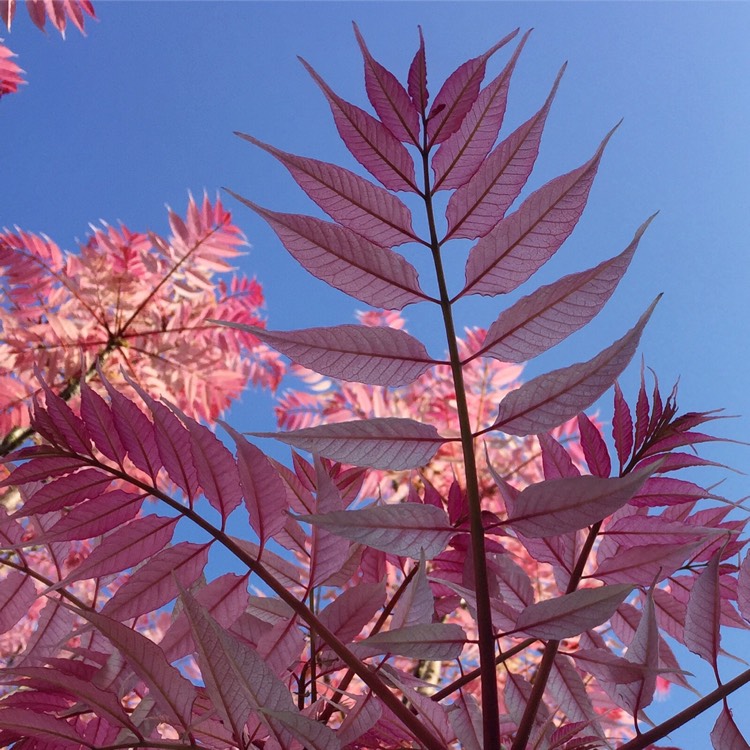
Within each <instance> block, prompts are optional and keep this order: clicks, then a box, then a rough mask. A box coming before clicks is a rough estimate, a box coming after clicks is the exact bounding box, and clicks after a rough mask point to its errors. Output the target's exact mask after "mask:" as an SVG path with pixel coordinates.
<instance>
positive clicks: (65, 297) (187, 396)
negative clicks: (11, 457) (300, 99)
mask: <svg viewBox="0 0 750 750" xmlns="http://www.w3.org/2000/svg"><path fill="white" fill-rule="evenodd" d="M169 224H170V227H171V230H172V233H171V235H170V236H168V237H160V236H158V235H156V234H155V233H148V234H146V233H142V232H133V231H131V230H129V229H128V228H127V227H125V226H120V227H117V228H115V227H112V226H108V225H103V226H100V227H93V228H92V233H91V235H90V236H89V237H88V239H87V241H86V242H85V244H83V245H81V246H80V248H79V250H78V252H75V253H72V252H63V251H61V250H60V249H59V248H58V246H57V245H56V244H55V243H54V242H53V241H52V240H51V239H49V238H48V237H46V236H39V235H35V234H32V233H29V232H25V231H22V230H20V229H17V230H16V231H15V232H11V231H5V232H3V233H0V268H2V271H3V276H2V284H3V303H2V305H1V306H0V362H1V363H2V364H0V435H2V436H4V437H5V440H4V442H3V448H4V449H6V450H7V449H8V448H9V447H10V446H12V445H14V444H18V440H19V436H21V435H26V434H27V433H25V432H24V428H26V427H28V419H29V410H28V407H29V405H30V403H31V400H32V399H33V398H34V397H35V396H37V395H38V394H39V392H40V389H39V384H38V382H37V376H39V375H41V377H42V378H43V379H44V380H45V381H46V382H47V383H49V385H50V387H51V388H52V389H53V390H54V392H55V393H57V394H58V395H62V397H63V398H65V399H66V400H67V399H70V398H71V397H72V396H73V395H74V393H75V391H76V389H77V387H78V384H79V383H80V381H81V378H82V377H89V376H94V375H95V374H96V371H97V369H99V370H100V371H103V372H105V373H106V374H107V376H108V377H109V378H110V380H112V381H113V382H122V376H121V375H120V371H121V369H122V370H124V371H126V372H127V373H128V374H129V375H130V376H131V377H133V378H135V379H136V380H137V381H138V382H139V383H140V384H141V385H142V386H143V387H144V388H145V389H146V390H147V391H148V392H150V393H156V394H159V395H163V396H166V397H167V398H169V399H170V400H172V401H174V402H175V403H177V404H178V405H179V406H180V408H182V409H183V410H185V411H187V412H188V413H189V414H192V415H196V416H199V417H202V418H204V419H206V420H208V421H213V420H215V419H216V418H217V417H218V416H219V415H220V414H221V412H222V411H224V410H225V409H226V408H227V407H228V405H229V403H230V402H231V401H232V400H233V399H236V398H237V397H238V396H239V394H240V393H241V392H242V390H243V388H245V386H246V385H247V383H248V382H249V381H250V382H253V383H254V384H256V385H261V386H264V387H273V388H275V387H276V386H277V385H278V383H279V380H280V378H281V376H282V374H283V369H284V368H283V364H282V363H281V361H280V359H279V357H278V355H277V354H276V353H275V352H272V351H270V350H269V349H268V347H266V346H264V345H262V344H260V343H259V342H258V340H257V339H256V338H255V337H254V336H253V335H252V334H248V333H243V332H238V333H237V334H236V335H235V333H234V332H232V334H231V335H229V332H228V331H227V329H226V328H224V327H222V326H220V325H219V324H218V323H217V322H215V321H217V320H223V321H229V322H234V323H242V324H247V325H254V326H258V325H263V322H262V320H261V318H260V308H261V307H262V305H263V293H262V290H261V287H260V285H259V284H258V283H257V282H256V281H255V280H250V279H247V278H246V277H238V276H234V275H232V276H231V277H228V278H226V280H225V279H224V278H222V276H223V275H224V274H227V273H228V272H229V271H231V266H230V263H231V261H232V260H233V259H234V258H235V257H236V256H237V255H238V254H239V252H240V250H239V248H240V246H241V245H242V244H243V242H244V238H243V235H242V233H241V232H240V230H239V229H238V228H237V227H236V226H235V225H234V224H233V222H232V217H231V215H230V214H229V212H228V211H226V210H225V209H224V207H223V206H222V204H221V202H220V201H219V200H216V201H215V202H213V203H212V202H211V201H210V200H209V199H208V198H207V197H204V198H203V200H202V201H201V202H196V201H194V200H193V199H192V197H191V198H190V201H189V203H188V208H187V216H186V218H185V219H184V220H183V219H182V218H181V217H180V216H178V215H177V214H176V213H175V212H174V211H171V210H170V211H169Z"/></svg>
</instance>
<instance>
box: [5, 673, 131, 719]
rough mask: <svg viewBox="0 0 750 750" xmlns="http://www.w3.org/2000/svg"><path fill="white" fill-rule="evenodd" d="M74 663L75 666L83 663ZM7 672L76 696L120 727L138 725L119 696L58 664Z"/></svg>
mask: <svg viewBox="0 0 750 750" xmlns="http://www.w3.org/2000/svg"><path fill="white" fill-rule="evenodd" d="M70 663H71V665H75V664H81V663H82V662H70ZM3 674H4V675H8V676H11V677H13V678H16V679H18V678H19V677H22V678H28V680H29V681H30V682H31V683H32V684H33V685H34V686H37V685H39V684H40V683H41V684H43V685H45V686H49V687H50V688H52V689H55V690H56V691H60V692H62V693H65V694H67V695H72V696H75V697H76V698H77V699H78V700H80V701H82V702H83V703H85V704H87V705H88V706H90V707H91V708H92V709H93V710H94V711H96V713H97V714H99V715H100V717H101V718H106V719H107V720H108V721H110V722H112V723H113V724H115V725H116V726H122V727H128V728H131V729H134V728H135V726H134V725H133V723H132V722H131V721H130V719H129V718H128V715H127V714H126V713H125V711H124V709H123V707H122V705H121V704H120V701H119V699H118V696H116V695H115V694H114V693H111V692H108V691H106V690H102V689H101V687H99V686H98V685H95V684H92V681H91V680H87V679H82V678H81V677H76V676H75V675H73V674H68V673H66V672H64V671H61V670H60V669H55V668H54V666H53V668H51V669H50V668H45V667H22V668H20V669H13V668H11V669H5V670H3Z"/></svg>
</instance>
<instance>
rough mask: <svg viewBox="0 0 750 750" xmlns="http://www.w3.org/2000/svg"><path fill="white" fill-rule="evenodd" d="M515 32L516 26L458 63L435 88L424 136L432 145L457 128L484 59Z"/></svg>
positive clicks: (476, 93) (476, 86) (479, 79)
mask: <svg viewBox="0 0 750 750" xmlns="http://www.w3.org/2000/svg"><path fill="white" fill-rule="evenodd" d="M516 34H518V29H516V30H515V31H512V32H511V33H510V34H508V35H507V36H506V37H504V38H503V39H501V40H500V41H499V42H498V43H497V44H494V45H493V46H492V47H491V48H490V49H488V50H487V52H485V53H484V54H483V55H480V56H479V57H475V58H472V59H471V60H468V61H467V62H465V63H463V65H460V66H459V67H458V68H457V69H456V70H454V71H453V73H451V74H450V76H448V79H447V80H446V82H445V83H444V84H443V85H442V87H441V89H440V91H438V94H437V96H436V97H435V101H433V103H432V106H431V107H430V113H429V115H428V116H427V137H428V142H429V143H430V144H431V145H432V144H435V143H442V142H443V141H444V140H445V139H446V138H448V136H450V135H452V134H453V133H455V132H456V130H458V128H459V127H460V126H461V123H462V122H463V119H464V117H465V116H466V114H467V113H468V111H469V110H470V109H471V107H472V105H473V104H474V102H475V101H476V99H477V97H478V96H479V87H480V86H481V84H482V79H483V78H484V69H485V65H486V64H487V60H489V58H490V57H491V56H492V55H494V54H495V52H497V50H499V49H500V48H501V47H503V46H504V45H506V44H507V43H508V42H509V41H510V40H511V39H513V37H515V36H516Z"/></svg>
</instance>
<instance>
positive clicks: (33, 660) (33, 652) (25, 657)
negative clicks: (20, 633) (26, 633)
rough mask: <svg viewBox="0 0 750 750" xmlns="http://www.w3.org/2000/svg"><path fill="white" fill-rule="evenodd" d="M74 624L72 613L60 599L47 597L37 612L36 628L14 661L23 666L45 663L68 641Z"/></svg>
mask: <svg viewBox="0 0 750 750" xmlns="http://www.w3.org/2000/svg"><path fill="white" fill-rule="evenodd" d="M74 624H75V617H74V615H73V614H72V612H71V611H70V610H69V609H68V608H67V607H65V606H63V604H62V602H61V601H60V599H53V598H49V599H47V603H46V604H45V605H44V609H42V611H41V613H40V614H39V619H38V621H37V625H36V630H34V632H33V633H32V634H31V637H30V638H29V640H28V642H27V644H26V648H25V649H24V651H23V653H22V654H21V656H20V657H19V658H18V662H16V663H21V664H23V665H24V666H26V665H30V664H43V663H45V662H46V660H47V659H48V658H49V657H50V656H54V655H55V654H57V653H58V651H59V649H60V645H61V644H64V643H66V642H67V641H68V639H69V638H70V634H71V632H72V631H73V626H74Z"/></svg>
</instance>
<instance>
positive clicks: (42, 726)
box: [0, 708, 83, 750]
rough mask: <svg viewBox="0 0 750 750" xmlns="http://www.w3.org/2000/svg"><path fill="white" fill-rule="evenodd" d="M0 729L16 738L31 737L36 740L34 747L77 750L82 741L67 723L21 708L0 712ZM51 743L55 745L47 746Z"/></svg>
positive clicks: (6, 709) (4, 709) (5, 709)
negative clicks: (6, 730)
mask: <svg viewBox="0 0 750 750" xmlns="http://www.w3.org/2000/svg"><path fill="white" fill-rule="evenodd" d="M0 729H8V730H10V731H11V732H13V735H14V737H16V738H18V737H31V738H34V739H36V740H38V742H35V743H34V746H39V745H41V746H45V747H56V748H60V750H65V749H66V748H71V750H78V749H79V748H80V747H81V743H82V740H83V738H82V737H81V735H79V734H78V733H77V732H76V731H75V729H73V727H72V726H71V725H70V724H69V723H68V722H67V721H64V720H63V719H58V718H56V717H54V716H50V715H49V714H45V713H41V712H39V711H34V710H27V709H23V708H3V709H2V710H0ZM52 742H54V743H55V744H54V745H51V744H49V743H52ZM14 744H19V743H14Z"/></svg>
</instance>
